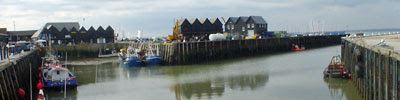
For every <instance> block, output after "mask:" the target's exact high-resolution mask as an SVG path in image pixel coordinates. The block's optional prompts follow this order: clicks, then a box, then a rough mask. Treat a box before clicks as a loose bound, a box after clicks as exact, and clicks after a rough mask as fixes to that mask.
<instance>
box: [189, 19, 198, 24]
mask: <svg viewBox="0 0 400 100" xmlns="http://www.w3.org/2000/svg"><path fill="white" fill-rule="evenodd" d="M196 20H197V21H198V19H197V18H191V19H190V20H189V23H190V24H193V23H194V22H196Z"/></svg>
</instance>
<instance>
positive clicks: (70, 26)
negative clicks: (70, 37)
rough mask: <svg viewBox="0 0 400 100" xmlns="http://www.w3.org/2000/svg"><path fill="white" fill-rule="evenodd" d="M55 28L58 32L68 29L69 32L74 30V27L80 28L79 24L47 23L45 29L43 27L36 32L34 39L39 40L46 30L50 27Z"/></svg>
mask: <svg viewBox="0 0 400 100" xmlns="http://www.w3.org/2000/svg"><path fill="white" fill-rule="evenodd" d="M51 26H53V27H55V28H57V30H58V31H61V29H63V28H66V29H67V30H68V31H69V30H71V29H72V27H75V28H79V27H80V26H79V23H78V22H48V23H46V24H45V25H44V26H43V27H41V28H40V29H39V30H38V31H36V32H35V33H34V34H33V35H32V38H38V37H39V36H40V33H42V31H43V30H44V29H46V28H49V27H51Z"/></svg>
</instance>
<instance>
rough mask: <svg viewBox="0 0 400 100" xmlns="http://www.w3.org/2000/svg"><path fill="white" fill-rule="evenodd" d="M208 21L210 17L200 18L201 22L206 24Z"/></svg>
mask: <svg viewBox="0 0 400 100" xmlns="http://www.w3.org/2000/svg"><path fill="white" fill-rule="evenodd" d="M206 21H209V20H208V18H200V19H199V22H200V23H201V24H204V22H206Z"/></svg>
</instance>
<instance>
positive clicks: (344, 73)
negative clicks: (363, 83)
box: [324, 56, 351, 78]
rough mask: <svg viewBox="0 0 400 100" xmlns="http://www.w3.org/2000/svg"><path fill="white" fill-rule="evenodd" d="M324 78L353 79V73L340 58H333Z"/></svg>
mask: <svg viewBox="0 0 400 100" xmlns="http://www.w3.org/2000/svg"><path fill="white" fill-rule="evenodd" d="M324 77H333V78H351V73H350V72H349V71H348V70H347V69H346V67H345V66H344V64H343V63H342V61H341V59H340V56H333V57H332V59H331V62H330V63H329V65H328V67H327V68H325V70H324Z"/></svg>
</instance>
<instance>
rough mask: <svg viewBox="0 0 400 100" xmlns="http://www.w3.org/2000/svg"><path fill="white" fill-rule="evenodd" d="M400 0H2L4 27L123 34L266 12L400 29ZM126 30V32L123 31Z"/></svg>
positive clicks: (273, 20)
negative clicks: (68, 26)
mask: <svg viewBox="0 0 400 100" xmlns="http://www.w3.org/2000/svg"><path fill="white" fill-rule="evenodd" d="M399 4H400V0H0V27H6V28H7V29H8V30H14V22H15V29H16V30H34V29H39V28H40V27H43V25H44V24H45V23H47V22H71V21H72V22H79V23H80V24H81V26H84V27H89V26H95V27H98V26H103V27H107V26H111V27H113V28H114V30H115V32H116V33H119V34H120V36H125V37H135V36H136V34H137V31H138V29H140V30H142V33H143V34H142V36H144V37H146V36H147V37H151V36H158V37H161V36H166V35H169V34H172V27H173V24H174V21H175V20H176V19H180V18H216V17H217V18H221V17H224V18H225V20H227V19H228V18H229V17H236V16H251V15H254V16H262V17H263V18H264V19H265V20H266V21H267V23H268V30H271V31H279V30H285V31H289V32H309V31H334V30H355V29H382V28H400V6H399ZM122 33H124V35H122Z"/></svg>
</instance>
